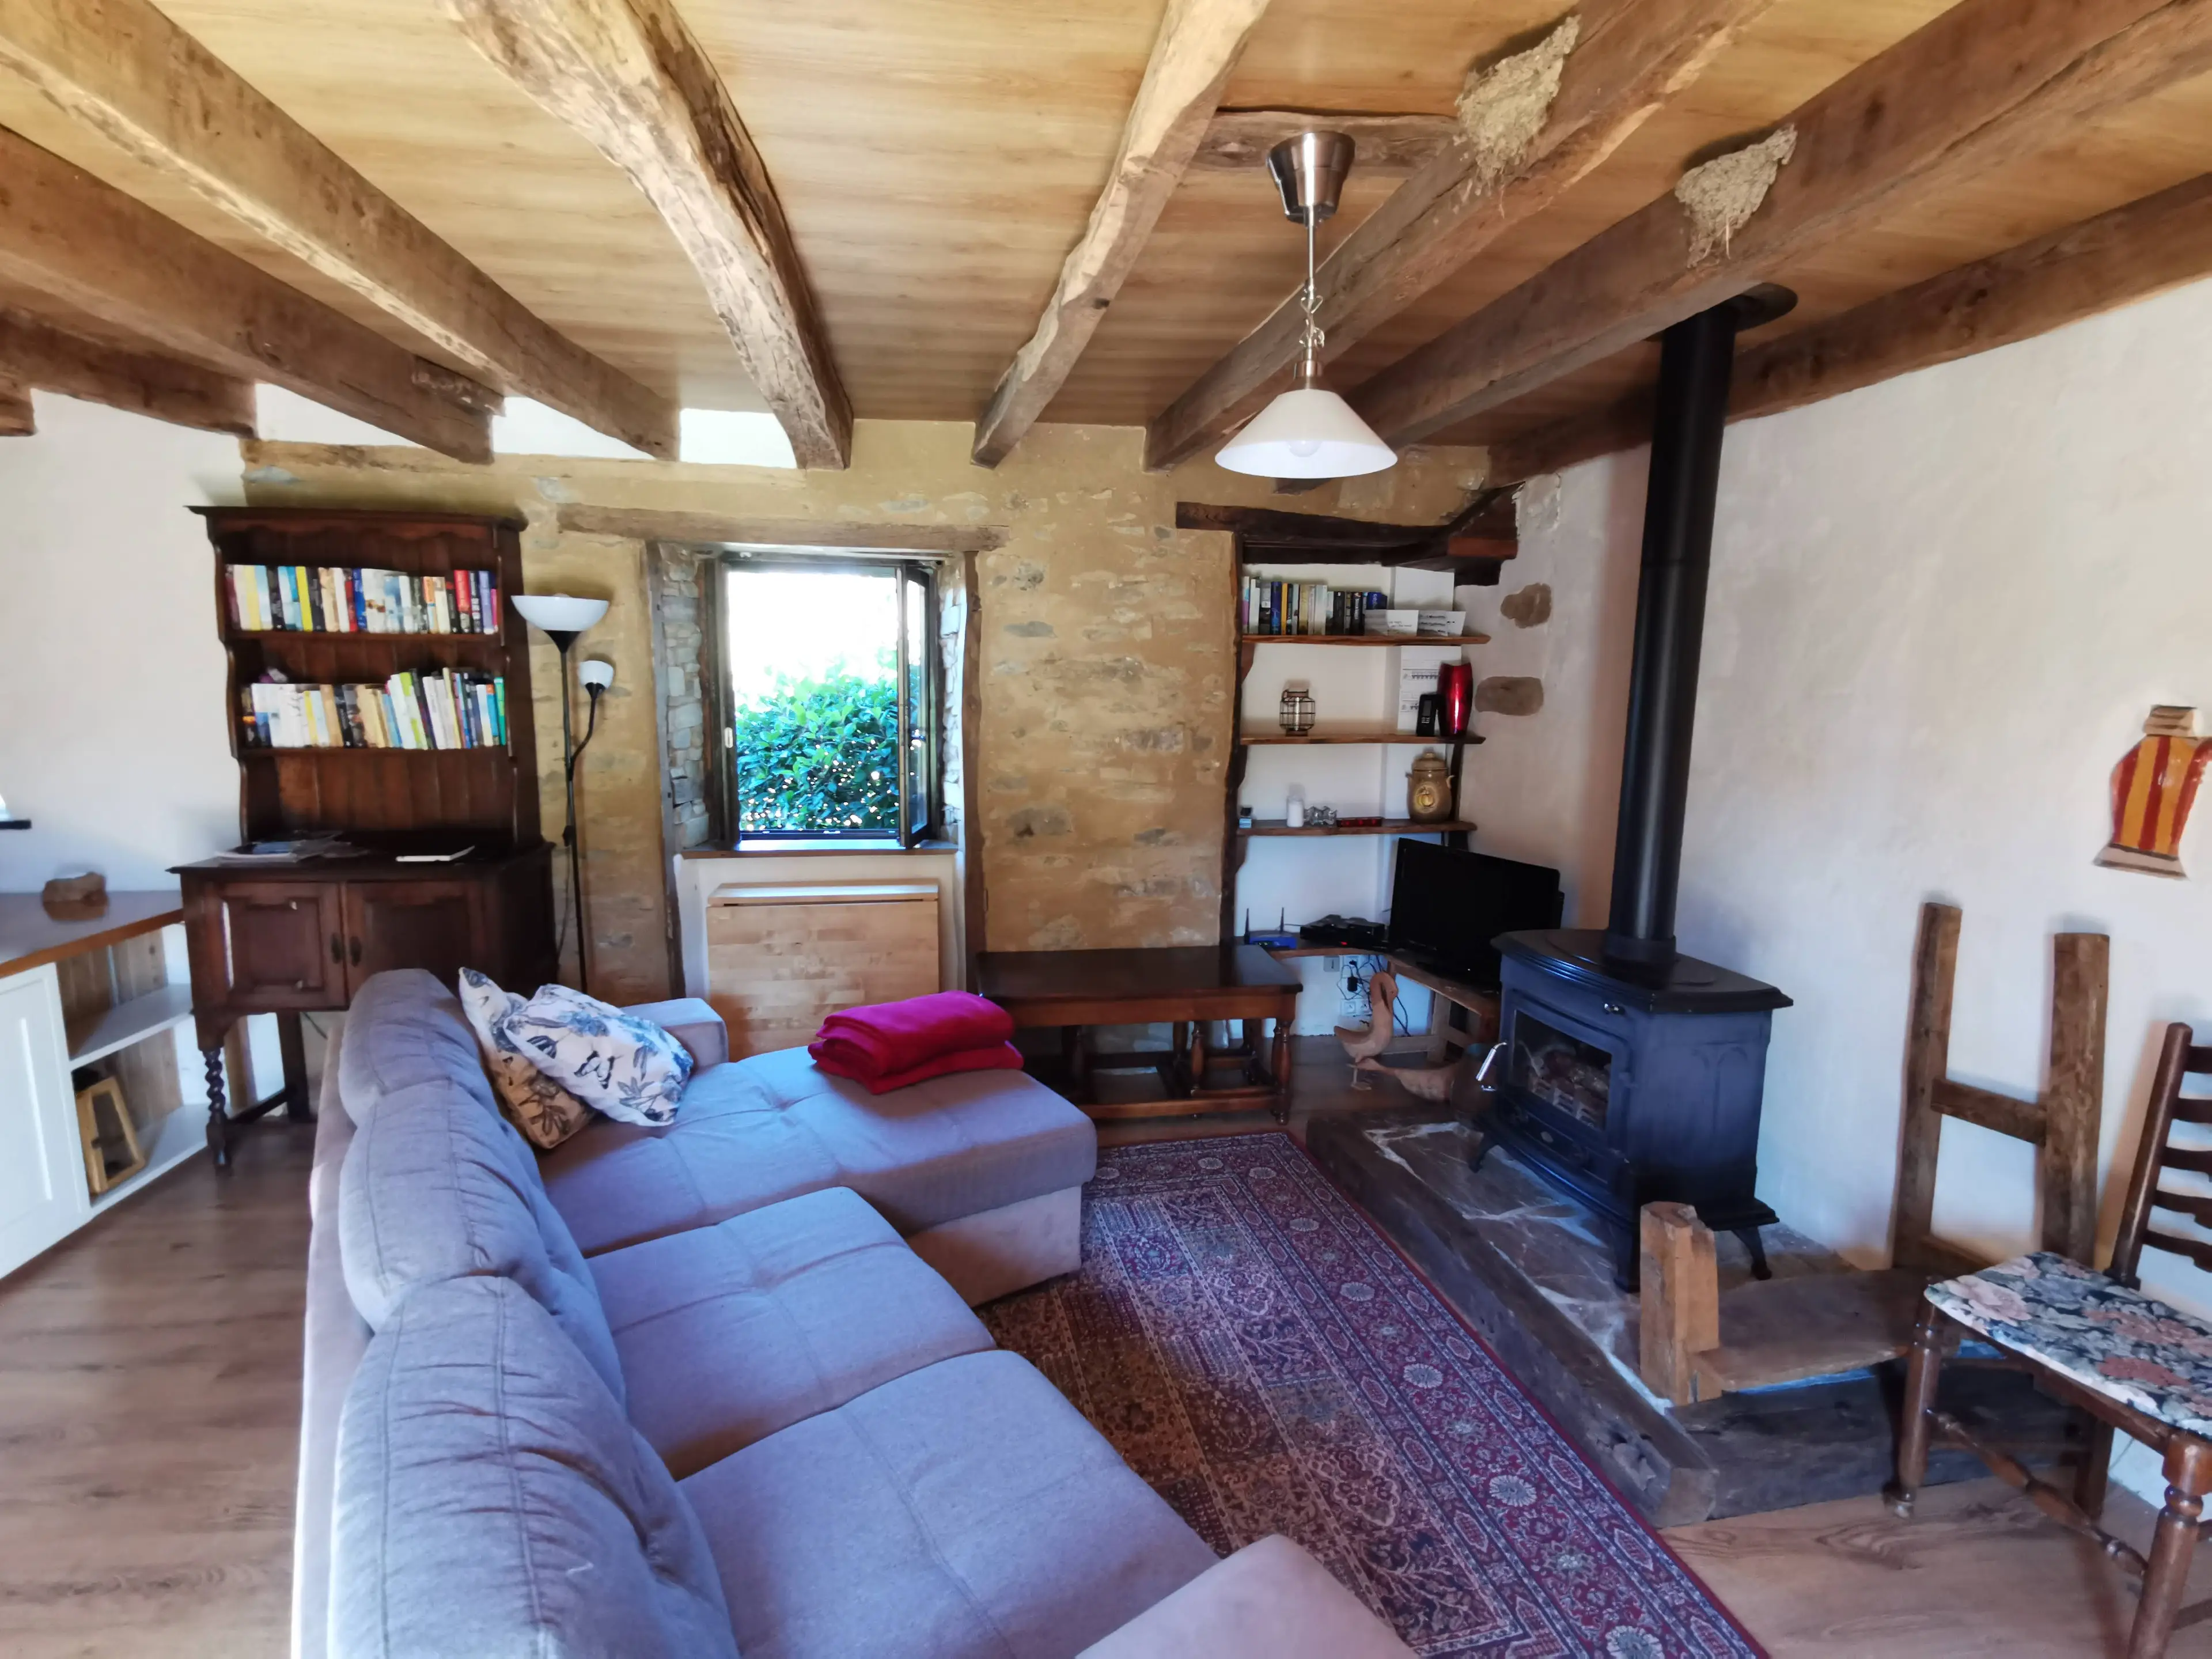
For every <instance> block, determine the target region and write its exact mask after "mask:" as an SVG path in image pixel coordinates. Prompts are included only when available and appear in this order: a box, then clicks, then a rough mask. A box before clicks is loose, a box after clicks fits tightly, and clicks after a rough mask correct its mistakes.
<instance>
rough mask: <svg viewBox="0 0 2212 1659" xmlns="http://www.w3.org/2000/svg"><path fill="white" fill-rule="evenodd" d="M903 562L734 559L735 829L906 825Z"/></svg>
mask: <svg viewBox="0 0 2212 1659" xmlns="http://www.w3.org/2000/svg"><path fill="white" fill-rule="evenodd" d="M898 588H899V583H898V579H897V576H896V573H894V572H891V571H888V570H882V571H861V570H818V571H817V570H795V569H788V568H774V567H770V568H751V569H746V568H738V569H734V570H732V571H731V572H730V573H729V574H728V576H727V578H726V586H725V587H724V589H723V598H724V599H725V601H726V604H725V605H724V611H725V612H726V616H727V618H728V631H727V636H726V644H727V647H728V653H729V656H728V660H729V665H730V687H729V690H730V715H731V720H730V726H731V733H732V739H731V744H730V767H731V772H732V782H733V785H734V787H735V791H736V794H737V809H738V835H739V836H766V835H839V834H842V835H854V834H870V833H872V834H875V835H882V836H896V834H897V833H898V765H899V753H898V749H899V744H898V629H899V603H898Z"/></svg>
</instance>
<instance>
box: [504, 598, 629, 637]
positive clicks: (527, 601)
mask: <svg viewBox="0 0 2212 1659" xmlns="http://www.w3.org/2000/svg"><path fill="white" fill-rule="evenodd" d="M514 608H515V609H516V610H517V611H520V612H521V613H522V620H523V621H525V622H526V623H532V624H533V625H534V626H536V627H538V628H542V629H544V630H545V631H546V632H547V633H549V634H580V633H582V632H583V631H584V630H585V629H587V628H589V627H590V626H591V625H592V623H595V622H597V621H599V618H600V617H604V616H605V615H606V614H607V602H606V601H605V599H577V598H576V597H575V596H574V594H569V593H517V594H516V595H515V596H514Z"/></svg>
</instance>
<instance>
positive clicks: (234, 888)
mask: <svg viewBox="0 0 2212 1659" xmlns="http://www.w3.org/2000/svg"><path fill="white" fill-rule="evenodd" d="M217 902H219V903H220V904H221V906H222V937H223V941H224V944H225V946H226V950H227V955H228V963H227V972H226V975H225V981H226V983H227V984H228V996H227V997H226V998H225V999H224V1000H226V1001H228V1002H232V1003H239V1004H251V1005H252V1006H254V1007H257V1008H268V1009H276V1008H343V1007H344V1006H345V1004H346V978H345V965H344V962H343V955H342V951H343V941H342V940H341V939H340V938H339V936H338V932H339V927H340V922H339V917H338V890H337V885H336V884H330V885H327V886H324V885H319V884H314V883H312V882H299V881H234V882H226V883H224V884H223V886H222V890H221V891H220V893H219V895H218V897H217Z"/></svg>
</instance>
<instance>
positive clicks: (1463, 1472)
mask: <svg viewBox="0 0 2212 1659" xmlns="http://www.w3.org/2000/svg"><path fill="white" fill-rule="evenodd" d="M1083 1231H1084V1266H1083V1270H1082V1271H1081V1272H1080V1273H1076V1274H1074V1275H1073V1276H1072V1277H1070V1278H1068V1279H1063V1280H1060V1281H1059V1282H1057V1283H1054V1284H1052V1285H1042V1286H1040V1287H1039V1288H1037V1289H1036V1290H1034V1291H1024V1293H1023V1294H1021V1295H1019V1296H1016V1297H1009V1298H1007V1299H1006V1301H1003V1302H1000V1303H999V1304H995V1305H994V1306H993V1307H991V1308H989V1309H987V1310H985V1318H986V1320H987V1322H988V1323H989V1324H990V1326H991V1328H992V1331H993V1334H994V1335H996V1336H997V1338H998V1340H999V1341H1000V1343H1001V1344H1002V1345H1003V1346H1006V1347H1008V1348H1011V1349H1012V1350H1013V1351H1015V1352H1018V1353H1020V1354H1023V1355H1024V1356H1026V1357H1027V1358H1029V1359H1030V1360H1031V1361H1032V1362H1034V1363H1035V1364H1036V1365H1037V1366H1038V1368H1039V1369H1040V1370H1042V1371H1043V1372H1044V1373H1045V1375H1046V1376H1049V1377H1050V1378H1051V1379H1052V1380H1053V1382H1054V1383H1056V1384H1058V1385H1059V1387H1060V1389H1061V1390H1062V1392H1064V1393H1065V1394H1066V1395H1067V1397H1068V1398H1069V1399H1071V1400H1073V1401H1074V1402H1075V1403H1076V1405H1077V1406H1078V1407H1080V1408H1081V1409H1082V1411H1083V1413H1084V1415H1085V1416H1086V1417H1088V1418H1089V1419H1091V1422H1092V1423H1094V1424H1096V1425H1097V1427H1098V1428H1099V1430H1100V1431H1101V1432H1103V1434H1104V1435H1105V1436H1106V1437H1108V1438H1109V1440H1111V1441H1112V1442H1113V1443H1114V1444H1115V1447H1116V1448H1118V1449H1120V1451H1121V1455H1123V1456H1124V1457H1126V1458H1127V1460H1128V1462H1129V1463H1130V1466H1131V1467H1132V1468H1134V1469H1135V1470H1136V1471H1137V1472H1138V1473H1139V1474H1141V1475H1143V1476H1144V1477H1145V1479H1146V1480H1149V1481H1150V1482H1151V1483H1152V1486H1153V1487H1154V1488H1155V1489H1157V1490H1158V1492H1160V1493H1161V1495H1162V1496H1164V1498H1167V1500H1168V1501H1169V1502H1170V1504H1174V1505H1175V1507H1176V1510H1177V1511H1179V1512H1180V1513H1181V1514H1182V1517H1183V1518H1184V1519H1185V1520H1186V1521H1188V1522H1190V1524H1191V1525H1192V1527H1194V1528H1196V1530H1197V1531H1198V1532H1199V1534H1200V1535H1201V1536H1203V1537H1204V1538H1205V1539H1206V1541H1207V1542H1208V1543H1210V1544H1212V1546H1213V1547H1215V1548H1216V1549H1218V1550H1220V1551H1222V1552H1224V1553H1227V1552H1229V1551H1231V1550H1233V1549H1236V1548H1238V1547H1242V1546H1243V1545H1245V1544H1249V1543H1250V1542H1252V1541H1254V1540H1255V1539H1258V1538H1262V1537H1265V1536H1266V1535H1267V1534H1269V1533H1273V1532H1280V1533H1285V1534H1288V1535H1289V1536H1291V1538H1294V1539H1296V1540H1297V1541H1298V1542H1299V1543H1300V1544H1302V1545H1304V1547H1306V1548H1307V1549H1308V1550H1310V1552H1312V1553H1313V1554H1314V1556H1315V1557H1316V1559H1319V1560H1320V1561H1322V1563H1323V1564H1324V1565H1327V1566H1328V1568H1329V1570H1330V1571H1333V1572H1334V1574H1335V1575H1336V1577H1337V1578H1338V1580H1339V1581H1340V1582H1341V1583H1346V1584H1348V1585H1351V1586H1352V1587H1353V1588H1354V1589H1357V1590H1358V1591H1359V1593H1360V1594H1361V1595H1363V1596H1364V1598H1365V1600H1366V1601H1367V1602H1368V1605H1369V1606H1370V1607H1373V1608H1375V1610H1376V1612H1377V1613H1381V1614H1382V1615H1383V1617H1384V1618H1385V1619H1387V1620H1389V1621H1390V1622H1391V1623H1392V1624H1393V1625H1394V1626H1396V1627H1397V1630H1398V1632H1399V1634H1400V1635H1401V1637H1403V1638H1405V1640H1406V1641H1407V1644H1409V1645H1411V1646H1412V1647H1413V1649H1414V1650H1415V1651H1416V1652H1419V1653H1421V1654H1425V1655H1431V1656H1460V1655H1476V1654H1480V1655H1486V1656H1493V1655H1494V1656H1500V1659H1504V1656H1509V1655H1510V1656H1511V1659H1546V1656H1551V1655H1561V1656H1565V1655H1574V1656H1583V1655H1588V1656H1604V1659H1662V1656H1665V1659H1675V1656H1685V1659H1687V1656H1699V1659H1702V1656H1708V1655H1711V1656H1720V1655H1728V1656H1751V1655H1755V1654H1757V1653H1758V1651H1759V1650H1758V1649H1757V1648H1756V1647H1754V1646H1753V1644H1751V1643H1750V1642H1748V1641H1747V1639H1746V1638H1744V1636H1743V1635H1742V1634H1741V1632H1739V1631H1738V1630H1737V1629H1736V1628H1735V1626H1734V1625H1733V1624H1731V1623H1730V1622H1729V1620H1728V1619H1727V1618H1726V1617H1725V1616H1724V1615H1723V1613H1721V1612H1720V1610H1719V1608H1718V1607H1717V1606H1716V1605H1715V1603H1714V1602H1713V1601H1712V1599H1711V1596H1710V1595H1707V1594H1706V1592H1705V1589H1704V1588H1703V1587H1702V1586H1701V1585H1700V1584H1699V1583H1698V1582H1697V1581H1696V1580H1695V1579H1694V1578H1692V1577H1691V1576H1690V1575H1689V1573H1688V1572H1687V1571H1686V1570H1685V1569H1684V1568H1683V1566H1682V1565H1681V1564H1680V1562H1678V1561H1677V1560H1676V1559H1674V1556H1673V1555H1671V1554H1670V1553H1668V1552H1667V1551H1666V1550H1665V1549H1663V1548H1662V1547H1660V1545H1659V1544H1658V1542H1657V1541H1656V1540H1655V1539H1654V1537H1653V1536H1652V1534H1650V1532H1649V1531H1648V1530H1647V1529H1646V1528H1644V1524H1643V1522H1641V1521H1639V1520H1638V1518H1637V1516H1634V1515H1633V1514H1632V1513H1631V1512H1630V1510H1628V1509H1627V1507H1626V1505H1625V1504H1623V1502H1622V1501H1621V1499H1620V1498H1618V1497H1616V1496H1615V1495H1614V1493H1613V1491H1612V1489H1611V1488H1609V1487H1608V1486H1606V1485H1605V1484H1604V1483H1603V1482H1602V1481H1601V1480H1599V1479H1598V1478H1597V1477H1596V1476H1595V1474H1592V1473H1591V1471H1590V1469H1589V1466H1588V1465H1587V1464H1586V1463H1584V1462H1583V1459H1582V1457H1581V1455H1579V1454H1578V1453H1577V1452H1576V1451H1575V1449H1573V1447H1572V1446H1571V1445H1570V1444H1569V1443H1567V1442H1566V1440H1565V1438H1564V1437H1562V1436H1561V1435H1560V1434H1559V1431H1558V1430H1556V1429H1554V1428H1553V1426H1552V1425H1551V1424H1550V1422H1549V1421H1548V1420H1547V1419H1545V1417H1544V1416H1543V1415H1542V1414H1541V1413H1540V1412H1538V1411H1537V1410H1536V1408H1535V1407H1534V1406H1532V1405H1531V1404H1530V1403H1529V1401H1528V1399H1527V1398H1526V1397H1525V1396H1524V1395H1522V1393H1521V1391H1520V1389H1518V1388H1517V1387H1516V1386H1515V1384H1514V1383H1513V1382H1512V1381H1511V1380H1510V1378H1509V1377H1508V1376H1506V1374H1505V1373H1504V1371H1503V1370H1500V1369H1499V1367H1498V1363H1497V1361H1496V1360H1494V1359H1492V1358H1491V1356H1490V1354H1489V1353H1488V1352H1487V1351H1486V1350H1485V1349H1484V1348H1483V1347H1482V1346H1480V1344H1478V1343H1477V1342H1476V1341H1475V1340H1474V1339H1473V1338H1472V1337H1471V1336H1469V1335H1468V1332H1467V1329H1466V1328H1465V1327H1464V1326H1462V1324H1461V1323H1460V1322H1459V1321H1458V1319H1457V1318H1456V1317H1455V1316H1454V1315H1453V1314H1452V1312H1451V1310H1449V1308H1447V1307H1446V1306H1445V1305H1444V1304H1443V1302H1442V1301H1440V1300H1439V1299H1438V1298H1437V1295H1436V1293H1435V1292H1434V1291H1431V1290H1430V1289H1429V1287H1428V1285H1426V1284H1425V1283H1424V1282H1423V1281H1422V1279H1420V1277H1419V1275H1418V1274H1417V1273H1414V1272H1413V1269H1412V1268H1411V1267H1408V1266H1407V1264H1406V1262H1405V1261H1404V1260H1403V1259H1402V1258H1401V1257H1400V1256H1399V1255H1398V1254H1397V1253H1396V1252H1395V1250H1393V1249H1391V1247H1390V1246H1389V1243H1386V1242H1385V1241H1384V1239H1383V1237H1382V1236H1381V1235H1380V1234H1379V1233H1377V1232H1376V1230H1375V1228H1374V1226H1373V1225H1372V1224H1371V1223H1370V1222H1369V1221H1368V1220H1367V1218H1365V1217H1364V1215H1362V1214H1361V1213H1360V1212H1359V1211H1358V1210H1357V1209H1356V1208H1354V1207H1353V1206H1352V1204H1350V1203H1349V1202H1348V1201H1347V1200H1345V1199H1344V1198H1343V1197H1342V1196H1341V1195H1340V1194H1338V1192H1337V1191H1336V1189H1335V1188H1334V1187H1332V1186H1331V1185H1329V1183H1328V1180H1327V1178H1326V1177H1324V1176H1322V1173H1321V1171H1320V1170H1319V1169H1317V1168H1316V1166H1315V1164H1313V1162H1312V1160H1311V1159H1310V1158H1307V1157H1306V1155H1305V1153H1304V1152H1303V1151H1302V1150H1301V1149H1300V1148H1299V1147H1298V1146H1297V1145H1296V1144H1295V1143H1294V1142H1293V1141H1292V1140H1291V1139H1290V1137H1289V1136H1288V1135H1285V1134H1281V1133H1267V1134H1253V1135H1238V1136H1234V1137H1230V1138H1225V1139H1209V1140H1184V1141H1170V1142H1163V1143H1157V1144H1153V1145H1150V1146H1124V1147H1119V1148H1115V1149H1110V1150H1108V1151H1105V1152H1102V1153H1101V1154H1100V1156H1099V1164H1098V1177H1097V1180H1096V1181H1095V1182H1093V1183H1092V1184H1091V1188H1089V1190H1088V1192H1087V1193H1086V1194H1085V1205H1084V1215H1083Z"/></svg>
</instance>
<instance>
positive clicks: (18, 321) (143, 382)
mask: <svg viewBox="0 0 2212 1659" xmlns="http://www.w3.org/2000/svg"><path fill="white" fill-rule="evenodd" d="M0 381H10V382H13V383H15V384H16V385H19V386H35V387H36V388H37V389H38V390H40V391H41V392H61V393H62V394H64V396H66V397H70V398H83V399H84V400H85V401H86V402H88V403H95V404H107V405H108V406H109V407H110V408H111V409H123V410H130V411H131V413H132V414H134V415H150V416H153V417H154V418H155V420H157V421H168V422H172V423H173V424H175V425H178V426H196V427H201V428H205V429H206V430H208V431H210V432H228V433H234V434H235V435H237V436H239V437H241V438H251V437H252V435H253V383H252V381H251V380H236V379H234V378H233V377H231V376H230V375H228V374H216V373H215V372H214V371H213V370H212V369H206V368H201V367H200V366H199V365H198V364H197V363H186V362H179V361H177V360H176V359H175V358H173V357H160V356H154V355H152V354H151V353H148V352H141V351H125V350H123V349H119V348H118V347H115V346H108V345H102V344H100V343H98V342H96V341H93V340H85V339H80V338H78V337H76V335H73V334H65V333H64V332H63V331H61V330H59V329H57V328H49V327H48V326H46V325H45V324H44V323H41V322H39V321H37V320H35V319H32V318H29V317H25V316H21V315H20V314H18V313H13V312H8V311H0Z"/></svg>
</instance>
